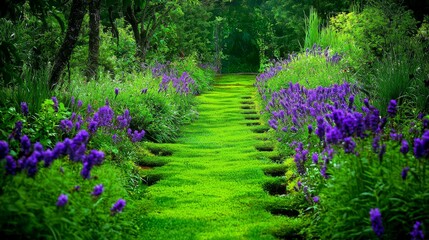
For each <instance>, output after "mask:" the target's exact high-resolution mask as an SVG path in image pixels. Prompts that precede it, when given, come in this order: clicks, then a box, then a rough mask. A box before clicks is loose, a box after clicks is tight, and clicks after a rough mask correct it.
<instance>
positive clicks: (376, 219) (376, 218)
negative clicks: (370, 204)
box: [369, 208, 384, 237]
mask: <svg viewBox="0 0 429 240" xmlns="http://www.w3.org/2000/svg"><path fill="white" fill-rule="evenodd" d="M369 217H370V220H371V226H372V230H373V231H374V233H375V235H377V236H378V237H381V235H383V233H384V228H383V221H382V220H381V213H380V209H378V208H373V209H371V211H369Z"/></svg>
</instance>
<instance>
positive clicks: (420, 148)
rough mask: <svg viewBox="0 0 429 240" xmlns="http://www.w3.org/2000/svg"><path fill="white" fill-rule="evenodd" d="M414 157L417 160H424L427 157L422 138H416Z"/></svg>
mask: <svg viewBox="0 0 429 240" xmlns="http://www.w3.org/2000/svg"><path fill="white" fill-rule="evenodd" d="M413 150H414V156H415V157H416V158H422V157H424V155H425V149H424V145H423V140H421V139H420V138H416V139H414V147H413Z"/></svg>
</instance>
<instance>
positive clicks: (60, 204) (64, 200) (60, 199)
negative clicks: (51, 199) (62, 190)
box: [56, 194, 69, 207]
mask: <svg viewBox="0 0 429 240" xmlns="http://www.w3.org/2000/svg"><path fill="white" fill-rule="evenodd" d="M68 201H69V198H68V197H67V195H65V194H61V195H60V196H59V197H58V200H57V204H56V205H57V206H58V207H63V206H64V205H66V204H67V202H68Z"/></svg>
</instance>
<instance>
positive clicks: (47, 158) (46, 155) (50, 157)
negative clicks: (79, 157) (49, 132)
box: [43, 149, 54, 167]
mask: <svg viewBox="0 0 429 240" xmlns="http://www.w3.org/2000/svg"><path fill="white" fill-rule="evenodd" d="M43 161H44V162H45V167H49V166H50V165H51V164H52V162H53V161H54V153H53V152H52V151H51V150H49V149H48V150H46V151H45V152H43Z"/></svg>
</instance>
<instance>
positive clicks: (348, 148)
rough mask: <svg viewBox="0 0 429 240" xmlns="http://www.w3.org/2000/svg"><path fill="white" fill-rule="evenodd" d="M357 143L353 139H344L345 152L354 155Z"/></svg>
mask: <svg viewBox="0 0 429 240" xmlns="http://www.w3.org/2000/svg"><path fill="white" fill-rule="evenodd" d="M355 147H356V143H355V142H354V141H353V138H351V137H346V138H344V152H345V153H353V152H354V151H355Z"/></svg>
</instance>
